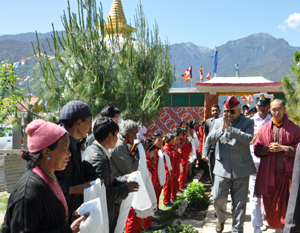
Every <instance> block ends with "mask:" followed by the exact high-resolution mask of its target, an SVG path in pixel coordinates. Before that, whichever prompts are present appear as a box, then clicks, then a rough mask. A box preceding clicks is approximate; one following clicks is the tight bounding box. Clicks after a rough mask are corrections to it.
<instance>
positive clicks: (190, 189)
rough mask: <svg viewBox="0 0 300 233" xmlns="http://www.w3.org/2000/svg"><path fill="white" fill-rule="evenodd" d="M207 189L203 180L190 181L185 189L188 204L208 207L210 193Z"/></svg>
mask: <svg viewBox="0 0 300 233" xmlns="http://www.w3.org/2000/svg"><path fill="white" fill-rule="evenodd" d="M205 191H206V190H205V188H204V185H203V184H202V183H201V182H198V183H196V182H191V183H189V184H188V186H187V188H186V190H185V191H184V195H185V196H186V201H187V202H188V205H189V206H193V207H206V206H207V205H208V195H207V194H206V193H205Z"/></svg>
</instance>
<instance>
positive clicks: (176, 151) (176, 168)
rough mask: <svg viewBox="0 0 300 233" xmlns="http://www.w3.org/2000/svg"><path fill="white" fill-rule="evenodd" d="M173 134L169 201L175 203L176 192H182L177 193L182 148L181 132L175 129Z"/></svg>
mask: <svg viewBox="0 0 300 233" xmlns="http://www.w3.org/2000/svg"><path fill="white" fill-rule="evenodd" d="M173 134H174V136H175V140H174V146H173V149H174V167H173V181H172V191H171V201H172V202H175V201H176V196H177V192H179V193H180V194H181V193H182V191H181V190H180V191H179V182H178V179H179V175H180V162H181V149H182V146H181V144H180V138H182V135H183V134H182V132H181V129H180V128H176V129H175V130H173Z"/></svg>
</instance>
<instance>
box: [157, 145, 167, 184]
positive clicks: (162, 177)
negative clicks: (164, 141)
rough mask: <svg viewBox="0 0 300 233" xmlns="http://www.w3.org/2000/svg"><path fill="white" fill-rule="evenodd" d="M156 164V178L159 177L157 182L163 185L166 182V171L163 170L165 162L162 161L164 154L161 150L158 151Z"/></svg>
mask: <svg viewBox="0 0 300 233" xmlns="http://www.w3.org/2000/svg"><path fill="white" fill-rule="evenodd" d="M158 156H159V160H158V165H157V169H158V171H157V173H158V178H159V184H160V186H164V185H165V183H166V172H165V163H164V155H163V153H162V152H161V150H159V151H158Z"/></svg>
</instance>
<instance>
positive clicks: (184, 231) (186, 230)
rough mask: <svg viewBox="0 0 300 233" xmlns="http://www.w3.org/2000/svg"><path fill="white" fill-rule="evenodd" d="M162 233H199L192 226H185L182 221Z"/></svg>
mask: <svg viewBox="0 0 300 233" xmlns="http://www.w3.org/2000/svg"><path fill="white" fill-rule="evenodd" d="M161 232H164V233H198V230H196V229H195V228H194V227H192V225H188V226H187V225H185V224H182V223H181V222H180V221H178V222H177V224H176V225H175V226H172V227H167V228H166V229H164V230H162V231H161Z"/></svg>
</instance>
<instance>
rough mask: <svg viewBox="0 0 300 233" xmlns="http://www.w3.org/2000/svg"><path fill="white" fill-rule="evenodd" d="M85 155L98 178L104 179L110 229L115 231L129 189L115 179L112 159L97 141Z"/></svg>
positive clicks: (87, 149)
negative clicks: (121, 206) (122, 203)
mask: <svg viewBox="0 0 300 233" xmlns="http://www.w3.org/2000/svg"><path fill="white" fill-rule="evenodd" d="M84 156H85V157H84V158H85V160H86V161H87V162H89V163H90V164H92V166H93V167H94V169H95V171H96V173H97V175H98V178H99V179H101V180H104V184H105V187H106V199H107V211H108V218H109V229H110V232H114V229H115V227H116V224H117V220H118V217H119V209H120V204H121V202H122V200H123V199H125V198H126V197H127V196H128V192H129V190H128V188H127V186H126V185H125V184H122V183H120V182H119V181H118V180H116V179H113V175H112V170H111V165H110V160H109V158H108V156H107V155H106V153H105V152H104V151H103V150H102V148H101V147H100V146H99V144H98V143H97V142H96V141H94V142H93V144H92V145H90V146H89V147H87V148H86V150H85V151H84Z"/></svg>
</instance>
